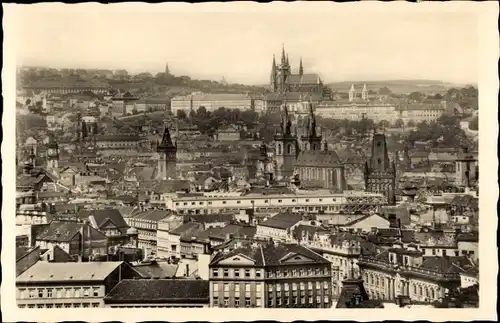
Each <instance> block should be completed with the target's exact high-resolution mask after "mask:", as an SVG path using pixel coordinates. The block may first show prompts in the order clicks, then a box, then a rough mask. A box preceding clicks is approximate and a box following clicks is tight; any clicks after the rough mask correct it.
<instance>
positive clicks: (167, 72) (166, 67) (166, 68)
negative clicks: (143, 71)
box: [165, 63, 170, 75]
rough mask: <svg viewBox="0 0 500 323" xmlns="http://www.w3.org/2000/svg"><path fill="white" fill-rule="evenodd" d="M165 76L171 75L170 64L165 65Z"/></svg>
mask: <svg viewBox="0 0 500 323" xmlns="http://www.w3.org/2000/svg"><path fill="white" fill-rule="evenodd" d="M165 75H170V69H169V68H168V63H165Z"/></svg>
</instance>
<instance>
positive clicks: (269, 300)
mask: <svg viewBox="0 0 500 323" xmlns="http://www.w3.org/2000/svg"><path fill="white" fill-rule="evenodd" d="M273 304H274V300H273V299H272V298H268V299H267V306H269V307H271V306H273Z"/></svg>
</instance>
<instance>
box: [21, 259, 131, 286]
mask: <svg viewBox="0 0 500 323" xmlns="http://www.w3.org/2000/svg"><path fill="white" fill-rule="evenodd" d="M122 264H123V262H122V261H109V262H78V263H76V262H66V263H64V262H61V263H55V262H45V261H39V262H37V263H36V264H34V265H33V266H32V267H31V268H29V269H28V270H26V271H25V272H24V273H22V274H21V275H20V276H19V277H17V279H16V282H17V283H32V282H63V281H64V282H70V281H71V282H86V281H103V280H104V279H106V278H107V277H108V276H109V275H110V274H111V273H112V272H113V271H114V270H115V269H116V268H118V267H119V266H120V265H122Z"/></svg>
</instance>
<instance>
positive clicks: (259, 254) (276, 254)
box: [210, 243, 330, 267]
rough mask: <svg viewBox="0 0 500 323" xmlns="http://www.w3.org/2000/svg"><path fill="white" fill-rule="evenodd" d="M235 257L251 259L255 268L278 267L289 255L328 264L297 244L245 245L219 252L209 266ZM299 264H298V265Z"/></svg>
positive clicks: (320, 257)
mask: <svg viewBox="0 0 500 323" xmlns="http://www.w3.org/2000/svg"><path fill="white" fill-rule="evenodd" d="M236 255H243V256H245V257H247V258H249V259H252V260H253V261H254V262H255V263H254V265H255V266H256V267H262V266H278V265H281V264H282V263H283V261H286V260H287V259H288V258H290V256H291V255H297V256H302V257H304V258H308V259H311V261H314V262H315V263H316V264H326V263H330V262H329V261H328V260H326V259H325V258H323V257H322V256H320V255H319V254H317V253H315V252H314V251H312V250H310V249H308V248H306V247H304V246H301V245H298V244H288V243H286V244H285V243H284V244H272V243H267V244H265V243H264V244H257V245H251V244H248V243H247V244H245V245H244V246H242V247H240V248H236V249H234V250H232V251H229V252H221V253H219V254H216V255H215V256H214V258H213V259H212V261H211V262H210V265H211V266H212V265H216V264H218V263H219V262H221V261H222V260H224V259H228V258H231V257H233V256H236ZM298 264H300V262H299V263H298Z"/></svg>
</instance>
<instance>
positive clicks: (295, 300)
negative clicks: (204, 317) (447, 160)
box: [212, 296, 330, 307]
mask: <svg viewBox="0 0 500 323" xmlns="http://www.w3.org/2000/svg"><path fill="white" fill-rule="evenodd" d="M313 300H314V299H313V297H312V296H309V297H307V299H306V297H305V296H301V297H296V296H294V297H292V300H291V302H290V298H284V299H283V298H276V305H277V306H281V305H290V304H294V305H299V304H302V305H305V304H313ZM321 300H322V298H321V296H316V304H321ZM306 301H307V302H306ZM299 302H300V303H299ZM323 303H324V304H329V303H330V298H329V297H328V296H324V297H323ZM212 304H213V306H214V307H229V306H231V307H242V306H243V305H244V307H252V302H251V299H250V297H246V298H245V302H244V303H243V304H242V303H241V300H240V299H238V298H237V299H230V298H229V297H225V298H224V299H223V301H222V302H221V303H219V299H218V298H214V299H213V300H212ZM267 305H268V307H272V306H274V305H275V304H274V298H268V300H267ZM255 306H256V307H261V306H262V300H261V298H257V299H256V300H255Z"/></svg>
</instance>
